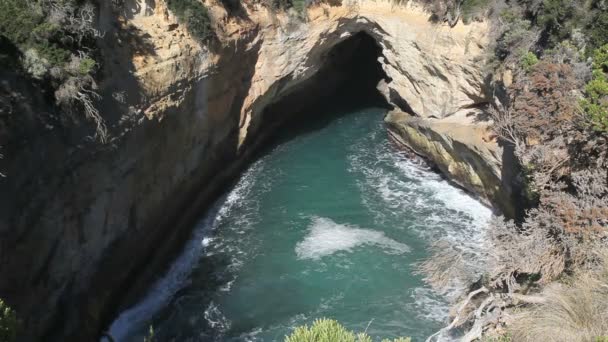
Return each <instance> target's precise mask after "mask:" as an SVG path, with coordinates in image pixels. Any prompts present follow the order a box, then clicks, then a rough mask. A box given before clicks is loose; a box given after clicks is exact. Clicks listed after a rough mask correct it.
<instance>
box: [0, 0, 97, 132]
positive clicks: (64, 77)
mask: <svg viewBox="0 0 608 342" xmlns="http://www.w3.org/2000/svg"><path fill="white" fill-rule="evenodd" d="M96 11H97V10H96V8H95V6H94V5H93V3H91V2H90V1H89V0H30V1H23V0H0V36H4V37H6V38H7V39H8V41H9V43H3V45H13V46H16V47H17V48H18V49H19V50H20V52H21V54H20V55H19V54H12V55H11V56H8V55H2V56H1V57H2V58H0V59H1V61H2V63H3V64H4V65H5V67H6V66H10V65H15V64H17V65H19V66H20V68H18V70H19V69H20V70H24V71H25V72H26V73H27V74H29V76H31V77H33V78H35V79H38V80H41V81H42V82H44V84H45V85H46V86H47V87H49V88H51V89H52V90H54V91H55V92H54V93H55V99H56V102H57V104H58V105H60V106H61V107H62V109H63V110H64V112H65V113H69V114H70V115H71V117H72V118H74V119H76V120H78V119H79V116H80V115H82V113H84V117H86V118H88V119H91V120H92V121H93V122H94V124H95V127H96V130H95V136H96V137H97V138H98V139H99V140H100V141H101V142H105V141H106V140H107V128H106V125H105V122H104V120H103V118H102V117H101V115H100V114H99V112H98V110H97V109H96V107H95V102H96V101H97V100H98V99H99V95H98V94H97V93H96V92H95V89H96V87H97V85H96V82H95V78H94V75H95V72H96V66H97V65H98V63H97V62H96V61H95V50H96V45H95V39H96V38H98V37H99V36H100V32H99V31H97V30H96V29H95V27H94V22H95V20H96ZM11 59H12V60H11ZM15 59H18V60H15Z"/></svg>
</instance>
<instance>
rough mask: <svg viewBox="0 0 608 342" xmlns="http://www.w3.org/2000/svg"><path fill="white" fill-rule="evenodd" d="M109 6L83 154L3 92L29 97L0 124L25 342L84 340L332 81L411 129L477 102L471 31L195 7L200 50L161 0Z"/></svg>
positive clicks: (419, 21)
mask: <svg viewBox="0 0 608 342" xmlns="http://www.w3.org/2000/svg"><path fill="white" fill-rule="evenodd" d="M110 3H111V2H110V1H103V2H100V14H99V26H100V30H101V31H102V32H104V33H105V34H104V37H103V39H101V40H100V42H99V46H100V50H101V55H102V58H103V63H102V65H103V68H102V70H101V72H100V81H99V93H100V95H102V98H103V99H102V100H101V101H100V103H99V106H100V110H101V112H102V114H103V116H104V118H105V119H106V120H107V123H108V126H109V128H110V133H111V135H112V137H113V138H112V140H111V142H110V143H109V144H108V145H104V146H101V145H100V144H98V143H95V142H90V141H89V142H87V143H84V144H83V143H82V141H87V140H85V139H82V137H83V136H85V135H87V134H90V132H89V131H88V130H87V127H86V125H82V126H79V127H76V128H74V129H73V131H69V132H65V131H61V130H57V129H55V130H53V129H52V127H49V126H48V125H43V124H41V123H40V122H39V120H38V118H39V113H47V112H52V111H53V110H55V109H53V105H52V104H51V103H48V102H45V100H44V98H43V97H42V96H40V94H39V93H38V90H37V89H34V88H31V87H27V86H21V85H20V86H15V84H16V83H18V82H17V81H15V82H14V83H15V84H13V83H11V84H8V87H12V90H15V91H17V92H20V93H21V94H22V95H23V96H24V97H23V98H28V99H31V101H29V102H27V101H21V102H20V103H17V105H18V106H20V107H19V108H20V110H21V113H23V115H21V116H20V117H19V118H11V119H10V120H20V121H19V122H18V126H19V127H20V129H19V130H1V131H2V136H1V137H0V139H1V140H0V145H2V146H3V150H2V153H3V154H4V157H5V158H4V159H3V160H2V165H3V167H2V172H3V173H5V174H6V175H7V177H6V178H5V179H1V180H0V193H2V194H3V196H2V198H0V208H1V210H0V237H1V240H0V243H1V244H0V247H1V248H0V273H2V274H3V275H4V276H3V277H1V278H0V297H4V298H6V299H7V300H8V302H9V303H11V304H12V305H13V306H14V307H15V308H16V309H17V310H18V311H19V312H20V313H21V314H22V317H23V318H24V319H25V324H26V325H27V327H28V333H29V334H30V336H27V337H25V340H38V339H40V338H41V337H45V338H46V340H66V339H68V340H82V341H84V340H92V339H94V337H96V336H98V334H99V333H100V332H101V329H102V327H103V325H104V322H106V321H107V320H109V319H110V317H111V316H112V314H114V313H115V311H116V310H117V307H118V306H119V304H120V303H123V302H124V300H125V299H127V300H128V299H129V298H132V297H133V294H134V293H140V292H141V289H142V288H143V287H144V286H145V284H146V283H147V282H146V279H149V278H150V277H149V276H150V274H153V273H154V270H157V269H158V268H159V267H162V266H163V265H165V264H166V262H167V261H168V260H169V259H170V258H171V256H172V255H173V252H174V251H175V250H176V249H178V248H179V246H180V245H181V243H183V241H184V239H185V236H187V235H188V232H189V230H190V228H191V224H192V222H193V221H194V220H195V219H196V217H197V215H198V214H199V212H200V210H201V209H202V208H204V207H205V206H206V204H208V203H209V201H210V200H212V199H213V198H214V197H215V196H216V195H217V194H218V193H219V192H221V191H222V190H223V188H224V185H225V183H226V182H227V181H229V180H230V179H231V177H233V176H234V175H236V174H237V173H238V171H239V170H240V168H241V167H242V165H243V163H245V162H246V160H247V158H248V157H249V156H250V154H251V153H252V151H254V150H255V148H256V147H257V146H258V145H259V144H260V143H262V142H263V141H264V137H266V136H268V135H270V134H272V132H273V130H276V129H277V127H279V124H281V123H282V122H283V121H285V120H288V119H289V118H290V117H292V116H293V115H295V114H297V113H298V111H299V109H301V107H302V106H304V105H305V104H309V103H313V102H315V101H316V100H317V99H319V98H321V97H325V96H331V94H332V92H333V91H335V90H336V88H339V87H340V85H342V84H345V82H351V83H352V82H360V83H361V85H362V87H369V86H370V82H371V81H370V80H373V81H374V83H377V84H375V86H377V88H378V89H379V90H380V92H381V93H382V94H383V95H384V96H385V98H386V100H387V101H388V103H390V104H392V105H393V106H395V107H398V108H399V109H401V110H402V111H404V112H407V113H409V114H410V115H413V116H419V117H421V118H422V119H423V120H435V119H434V118H437V119H443V120H445V119H448V120H449V119H450V118H451V119H452V120H453V121H455V122H458V120H461V119H460V118H463V117H467V118H470V117H472V116H477V115H479V114H480V113H481V111H480V109H479V107H480V106H481V105H483V104H484V103H486V102H488V99H487V98H486V97H485V95H484V93H485V92H484V88H483V84H484V83H483V77H482V73H481V68H482V59H483V58H482V57H483V54H484V49H485V46H486V44H487V39H486V35H487V31H488V29H487V25H486V24H484V23H477V22H476V23H472V24H469V25H463V24H458V25H456V26H455V27H453V28H450V27H448V26H446V25H442V24H436V23H433V22H431V21H430V20H429V18H430V14H429V13H427V12H425V11H424V10H423V9H422V8H421V7H418V6H416V5H408V6H400V5H396V4H394V3H392V2H390V1H362V2H348V3H347V2H344V3H343V4H342V5H339V6H329V5H321V6H317V7H314V8H311V9H310V10H309V11H308V13H307V14H306V16H307V18H308V19H307V20H300V19H295V18H293V15H289V14H276V13H271V12H270V11H268V10H267V9H266V8H264V7H261V6H260V5H245V6H243V8H242V9H241V12H240V13H238V15H228V13H227V12H226V10H225V9H224V8H222V7H221V6H220V5H218V4H217V3H208V4H207V5H208V6H209V8H210V13H211V17H212V19H213V26H214V28H215V31H216V34H217V37H216V39H214V40H213V41H212V42H211V43H208V44H200V43H199V42H197V41H196V40H195V39H193V38H192V37H191V36H190V34H189V33H188V31H187V29H186V28H185V27H184V26H183V25H180V24H179V23H178V21H177V19H176V18H175V17H174V16H173V15H172V14H171V13H170V12H169V11H168V10H167V7H166V5H165V3H164V1H163V0H156V1H154V0H146V1H139V0H128V1H126V4H125V7H124V9H123V10H122V11H120V12H121V13H117V12H116V11H114V10H112V9H111V7H110ZM361 32H363V33H361ZM357 49H364V50H365V51H368V50H369V49H373V50H374V51H373V53H371V54H370V53H365V52H361V51H358V50H357ZM358 54H363V55H364V56H365V58H356V57H354V56H355V55H358ZM361 63H363V65H362V64H361ZM365 65H369V66H367V67H366V66H365ZM369 70H371V72H370V73H369V74H366V73H367V72H368V71H369ZM2 79H4V80H7V82H12V81H11V79H10V78H8V77H6V78H5V77H3V78H2ZM372 85H373V84H372ZM21 107H22V108H21ZM467 125H468V124H467ZM470 125H475V123H471V124H470ZM470 125H468V126H470ZM8 126H9V127H10V125H8ZM489 143H490V144H495V142H491V141H490V142H489ZM455 153H457V152H455ZM431 157H432V156H431ZM493 162H494V161H493ZM493 167H494V169H500V164H498V165H493ZM471 190H473V191H476V189H474V188H473V189H471Z"/></svg>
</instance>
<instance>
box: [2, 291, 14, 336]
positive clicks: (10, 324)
mask: <svg viewBox="0 0 608 342" xmlns="http://www.w3.org/2000/svg"><path fill="white" fill-rule="evenodd" d="M17 325H18V321H17V314H16V313H15V311H13V310H12V309H11V308H9V307H8V306H7V305H6V304H5V303H4V301H2V299H0V341H1V342H14V341H17Z"/></svg>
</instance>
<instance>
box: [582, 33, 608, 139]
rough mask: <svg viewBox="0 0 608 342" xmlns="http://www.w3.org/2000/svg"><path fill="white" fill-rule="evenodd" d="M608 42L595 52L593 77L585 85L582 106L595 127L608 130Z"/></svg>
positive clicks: (597, 129)
mask: <svg viewBox="0 0 608 342" xmlns="http://www.w3.org/2000/svg"><path fill="white" fill-rule="evenodd" d="M607 73H608V44H606V45H604V46H602V47H601V48H599V49H596V50H595V51H594V54H593V77H592V79H591V81H589V83H587V85H586V86H585V98H584V99H582V100H581V107H582V108H583V110H584V111H585V113H586V114H587V116H588V117H589V119H590V120H591V123H592V125H593V129H595V130H596V131H600V132H608V75H607Z"/></svg>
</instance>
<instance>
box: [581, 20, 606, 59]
mask: <svg viewBox="0 0 608 342" xmlns="http://www.w3.org/2000/svg"><path fill="white" fill-rule="evenodd" d="M585 33H586V35H587V39H588V41H589V51H593V50H594V49H597V48H599V47H601V46H602V45H604V44H608V11H606V10H603V11H598V12H597V13H596V15H595V16H593V19H592V20H591V22H589V24H587V27H586V29H585Z"/></svg>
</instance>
